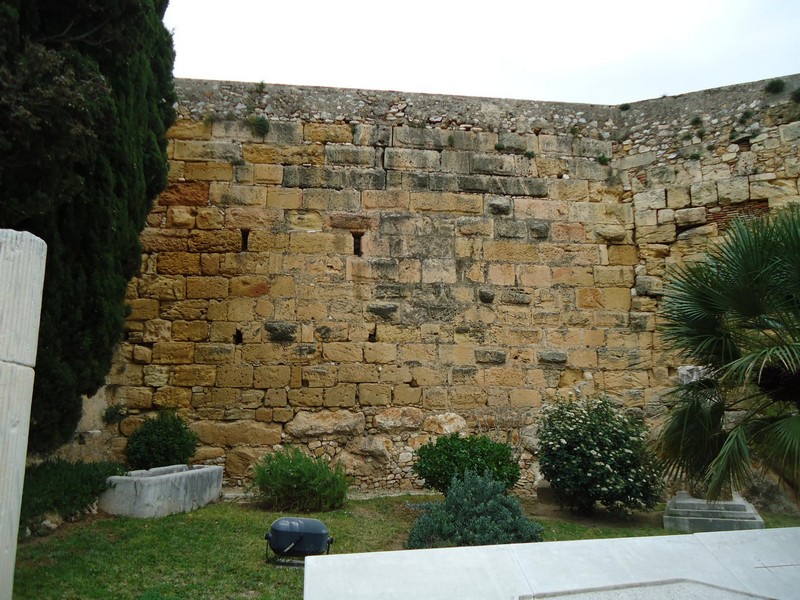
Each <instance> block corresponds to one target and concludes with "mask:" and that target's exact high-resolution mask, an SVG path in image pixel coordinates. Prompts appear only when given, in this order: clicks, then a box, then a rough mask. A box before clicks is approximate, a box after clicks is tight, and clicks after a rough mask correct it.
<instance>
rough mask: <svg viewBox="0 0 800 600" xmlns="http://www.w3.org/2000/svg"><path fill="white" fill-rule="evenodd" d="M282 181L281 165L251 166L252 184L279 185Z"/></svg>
mask: <svg viewBox="0 0 800 600" xmlns="http://www.w3.org/2000/svg"><path fill="white" fill-rule="evenodd" d="M282 181H283V167H282V166H281V165H268V164H259V165H253V182H254V183H266V184H270V185H280V184H281V182H282Z"/></svg>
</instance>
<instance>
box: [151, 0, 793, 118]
mask: <svg viewBox="0 0 800 600" xmlns="http://www.w3.org/2000/svg"><path fill="white" fill-rule="evenodd" d="M164 20H165V24H166V26H167V28H168V29H170V30H171V31H173V33H174V38H175V50H176V52H177V58H176V60H175V76H176V77H192V78H199V79H225V80H234V81H251V82H259V81H264V82H266V83H283V84H295V85H321V86H333V87H352V88H366V89H379V90H399V91H405V92H427V93H436V94H459V95H469V96H491V97H499V98H523V99H530V100H551V101H563V102H590V103H600V104H619V103H622V102H632V101H636V100H643V99H646V98H653V97H657V96H662V95H664V94H669V95H673V94H681V93H684V92H690V91H695V90H700V89H706V88H712V87H719V86H723V85H729V84H733V83H743V82H747V81H753V80H756V79H766V78H773V77H779V76H781V75H789V74H793V73H798V72H800V0H662V1H657V0H602V1H601V0H593V1H592V0H548V1H546V2H543V1H541V0H521V1H514V0H492V1H490V2H485V1H482V2H478V1H475V0H473V1H472V2H470V1H469V0H460V1H452V0H427V1H423V0H404V1H402V2H397V1H395V2H389V1H385V0H342V1H337V0H328V1H325V0H292V1H277V2H276V1H268V0H170V3H169V8H168V10H167V14H166V17H165V19H164Z"/></svg>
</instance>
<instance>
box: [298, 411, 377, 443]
mask: <svg viewBox="0 0 800 600" xmlns="http://www.w3.org/2000/svg"><path fill="white" fill-rule="evenodd" d="M364 423H365V419H364V415H363V414H362V413H355V412H351V411H347V410H337V411H330V410H321V411H319V412H309V411H299V412H298V413H297V414H295V417H294V419H292V420H291V421H289V422H288V423H287V424H286V432H287V433H288V434H290V435H292V436H294V437H296V438H301V439H308V438H318V437H337V436H356V435H360V434H361V433H363V432H364Z"/></svg>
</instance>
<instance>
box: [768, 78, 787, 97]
mask: <svg viewBox="0 0 800 600" xmlns="http://www.w3.org/2000/svg"><path fill="white" fill-rule="evenodd" d="M785 89H786V82H785V81H784V80H783V79H773V80H772V81H770V82H769V83H767V85H765V86H764V91H765V92H767V93H768V94H780V93H781V92H782V91H783V90H785Z"/></svg>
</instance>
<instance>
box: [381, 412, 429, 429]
mask: <svg viewBox="0 0 800 600" xmlns="http://www.w3.org/2000/svg"><path fill="white" fill-rule="evenodd" d="M424 416H425V413H424V412H423V411H422V410H420V409H419V408H412V407H402V408H397V407H392V408H387V409H386V410H384V411H382V412H379V413H378V414H377V415H375V417H374V423H375V426H376V427H377V428H378V429H380V430H382V431H385V432H387V433H398V432H400V431H415V430H418V429H419V427H420V425H421V424H422V420H423V417H424Z"/></svg>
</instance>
